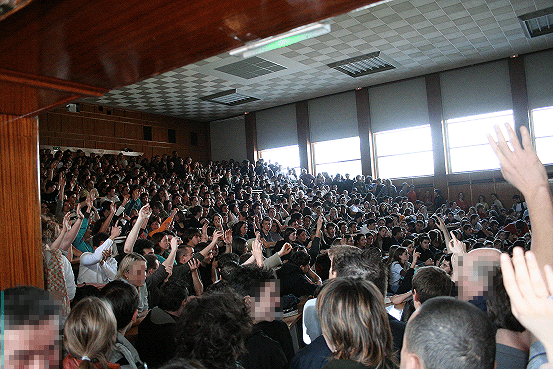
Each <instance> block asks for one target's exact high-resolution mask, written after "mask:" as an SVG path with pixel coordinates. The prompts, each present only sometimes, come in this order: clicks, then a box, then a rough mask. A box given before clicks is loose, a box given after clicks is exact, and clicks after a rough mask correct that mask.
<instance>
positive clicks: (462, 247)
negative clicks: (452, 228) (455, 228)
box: [449, 232, 467, 254]
mask: <svg viewBox="0 0 553 369" xmlns="http://www.w3.org/2000/svg"><path fill="white" fill-rule="evenodd" d="M450 235H451V241H449V249H450V250H451V252H452V253H454V254H464V253H466V252H467V245H466V244H465V243H464V242H461V241H459V240H458V239H457V237H456V236H455V233H453V232H450Z"/></svg>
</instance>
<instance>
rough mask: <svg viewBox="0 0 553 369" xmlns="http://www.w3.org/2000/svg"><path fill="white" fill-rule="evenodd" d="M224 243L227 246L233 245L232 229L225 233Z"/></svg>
mask: <svg viewBox="0 0 553 369" xmlns="http://www.w3.org/2000/svg"><path fill="white" fill-rule="evenodd" d="M224 241H225V243H226V244H229V245H230V244H231V243H232V229H227V230H226V231H225V238H224Z"/></svg>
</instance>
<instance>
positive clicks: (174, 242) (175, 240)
mask: <svg viewBox="0 0 553 369" xmlns="http://www.w3.org/2000/svg"><path fill="white" fill-rule="evenodd" d="M179 240H180V237H172V238H171V251H176V250H177V249H178V248H179Z"/></svg>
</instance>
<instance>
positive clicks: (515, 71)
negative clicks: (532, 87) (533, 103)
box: [508, 56, 530, 140]
mask: <svg viewBox="0 0 553 369" xmlns="http://www.w3.org/2000/svg"><path fill="white" fill-rule="evenodd" d="M508 64H509V79H510V82H511V97H512V99H513V118H514V121H515V127H514V128H515V132H516V133H517V136H518V139H519V140H520V139H521V137H520V127H522V126H526V128H529V127H528V125H529V121H530V119H529V114H530V111H529V109H528V93H527V91H526V71H525V69H524V56H517V57H514V58H509V63H508Z"/></svg>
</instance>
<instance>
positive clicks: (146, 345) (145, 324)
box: [136, 279, 188, 368]
mask: <svg viewBox="0 0 553 369" xmlns="http://www.w3.org/2000/svg"><path fill="white" fill-rule="evenodd" d="M187 299H188V289H187V287H186V284H185V283H184V281H183V280H180V279H176V280H171V281H168V282H166V283H164V284H163V285H162V286H161V288H160V299H159V305H158V306H156V307H154V308H153V309H152V310H150V312H149V313H148V315H146V317H145V318H144V320H143V321H142V323H140V325H139V326H138V337H137V339H136V349H137V350H138V353H139V354H140V357H141V358H142V360H144V361H145V362H146V363H148V368H157V367H159V366H161V365H163V363H165V362H166V361H168V360H169V359H171V358H172V357H173V356H175V336H176V326H177V320H178V318H179V317H180V314H181V312H182V309H183V307H184V304H185V303H186V300H187Z"/></svg>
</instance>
